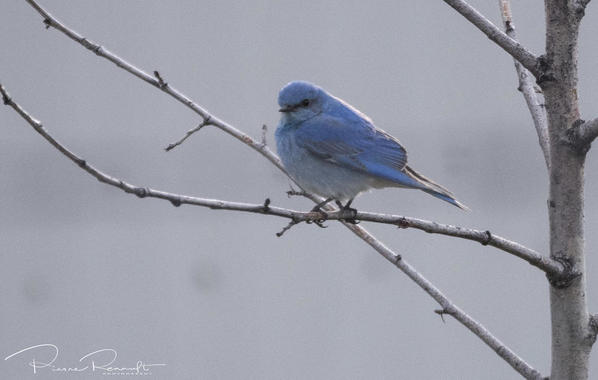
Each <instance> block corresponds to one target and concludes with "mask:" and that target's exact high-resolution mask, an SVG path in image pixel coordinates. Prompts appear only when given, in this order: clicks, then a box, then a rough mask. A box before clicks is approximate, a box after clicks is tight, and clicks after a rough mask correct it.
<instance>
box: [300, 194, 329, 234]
mask: <svg viewBox="0 0 598 380" xmlns="http://www.w3.org/2000/svg"><path fill="white" fill-rule="evenodd" d="M333 199H334V198H326V199H324V200H323V201H322V202H320V203H318V204H317V205H315V206H314V208H312V209H311V212H320V213H322V214H324V217H323V218H322V219H316V220H308V221H306V222H305V223H307V224H310V223H312V222H313V223H315V224H316V225H317V226H318V227H320V228H326V227H328V226H325V225H324V221H325V220H326V219H327V218H328V214H327V213H326V211H324V210H322V207H324V206H326V205H327V204H328V203H329V202H330V201H331V200H333Z"/></svg>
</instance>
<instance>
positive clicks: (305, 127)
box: [296, 115, 407, 182]
mask: <svg viewBox="0 0 598 380" xmlns="http://www.w3.org/2000/svg"><path fill="white" fill-rule="evenodd" d="M296 141H297V143H298V144H300V145H301V146H302V147H304V148H305V149H307V150H308V151H309V152H310V153H312V154H313V155H315V156H317V157H319V158H321V159H323V160H326V161H328V162H331V163H334V164H337V165H339V166H343V167H348V168H351V169H355V170H359V171H363V172H366V173H368V174H370V175H373V176H376V177H380V178H383V179H386V180H390V181H393V182H402V180H401V179H402V178H403V175H402V174H403V173H402V170H403V169H404V168H405V166H406V164H407V152H406V151H405V149H404V148H403V146H402V145H401V144H400V143H399V141H398V140H397V139H395V138H394V137H392V136H391V135H389V134H388V133H386V132H384V131H382V130H379V129H376V128H375V127H374V126H373V125H372V124H371V123H370V122H369V121H367V120H346V119H342V118H338V117H332V116H324V115H319V116H317V117H314V118H312V119H310V120H307V121H305V122H303V123H302V124H301V125H300V126H299V128H298V129H297V131H296Z"/></svg>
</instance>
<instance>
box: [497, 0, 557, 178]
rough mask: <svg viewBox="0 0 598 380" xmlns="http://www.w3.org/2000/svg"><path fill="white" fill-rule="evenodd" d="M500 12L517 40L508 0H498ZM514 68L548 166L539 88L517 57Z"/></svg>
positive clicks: (548, 157) (546, 132)
mask: <svg viewBox="0 0 598 380" xmlns="http://www.w3.org/2000/svg"><path fill="white" fill-rule="evenodd" d="M498 5H499V7H500V11H501V12H500V13H501V15H502V21H503V25H504V27H505V32H506V34H507V36H509V37H511V38H512V39H513V40H515V41H517V32H516V30H515V24H513V15H512V14H511V5H510V2H509V0H498ZM513 61H514V63H515V70H516V71H517V77H518V78H519V90H520V91H521V93H522V94H523V97H524V98H525V102H526V103H527V108H528V109H529V112H530V114H531V116H532V120H533V121H534V127H535V128H536V133H537V134H538V142H539V143H540V148H541V149H542V153H543V155H544V161H545V163H546V167H547V168H550V142H549V139H548V121H547V119H546V108H545V107H544V104H543V102H541V101H539V100H538V93H539V92H541V90H540V89H539V88H538V87H537V86H536V81H535V80H534V79H533V78H532V76H531V75H530V72H529V71H528V70H527V69H526V68H525V67H523V66H522V65H521V63H520V62H519V61H518V60H517V59H513Z"/></svg>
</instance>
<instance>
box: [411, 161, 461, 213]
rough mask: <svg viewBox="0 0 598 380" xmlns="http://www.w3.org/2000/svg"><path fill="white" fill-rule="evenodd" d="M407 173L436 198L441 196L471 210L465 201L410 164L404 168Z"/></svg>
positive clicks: (421, 187)
mask: <svg viewBox="0 0 598 380" xmlns="http://www.w3.org/2000/svg"><path fill="white" fill-rule="evenodd" d="M404 171H405V174H407V175H408V176H409V177H410V178H411V179H413V180H414V181H416V182H417V183H418V184H420V185H421V186H419V188H420V189H421V190H422V191H425V192H426V193H428V194H431V195H433V196H435V197H436V198H440V199H442V200H443V201H445V202H448V203H450V204H452V205H454V206H457V207H459V208H460V209H462V210H469V207H467V206H465V205H464V204H463V203H461V202H459V201H458V200H457V199H456V198H455V196H454V195H453V194H452V193H451V192H450V191H448V190H447V189H446V188H444V187H442V186H440V185H439V184H437V183H435V182H434V181H432V180H431V179H429V178H426V177H424V176H423V175H421V174H419V173H418V172H416V171H415V170H413V169H411V168H410V167H409V166H405V168H404Z"/></svg>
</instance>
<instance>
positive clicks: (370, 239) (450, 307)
mask: <svg viewBox="0 0 598 380" xmlns="http://www.w3.org/2000/svg"><path fill="white" fill-rule="evenodd" d="M445 1H447V2H448V0H445ZM27 2H28V3H29V4H31V5H32V6H33V7H34V8H35V9H36V10H37V11H38V12H39V13H40V14H41V15H42V16H43V17H44V23H45V24H46V26H47V27H50V26H51V27H54V28H56V29H58V30H60V31H61V32H63V33H65V34H66V35H67V36H69V37H70V38H71V39H73V40H75V41H77V42H79V43H80V44H81V45H83V46H84V47H86V48H87V49H89V50H92V51H93V52H95V53H96V54H97V55H99V56H102V57H104V58H106V59H108V60H110V61H111V62H113V63H115V64H116V65H117V66H119V67H121V68H123V69H125V70H127V71H129V72H130V73H132V74H134V75H135V76H137V77H139V78H141V79H143V80H144V81H146V82H148V83H150V84H152V85H154V86H155V87H157V88H159V89H161V90H162V91H164V92H166V93H168V94H169V95H171V96H173V97H174V98H175V99H177V100H178V101H180V102H182V103H183V104H185V105H186V106H188V107H189V108H191V109H192V110H193V111H195V112H196V113H198V114H199V115H200V116H201V117H202V119H203V121H204V122H205V123H206V124H209V125H213V126H216V127H218V128H219V129H222V130H223V131H225V132H227V133H229V134H230V135H232V136H234V137H235V138H237V139H239V140H240V141H242V142H243V143H244V144H246V145H248V146H250V147H251V148H253V149H255V150H256V151H258V152H259V153H260V154H262V155H263V156H264V157H266V158H267V159H268V160H270V161H271V162H272V163H273V164H274V165H275V166H277V167H278V168H279V169H281V170H282V171H283V172H285V173H286V171H285V170H284V167H283V166H282V164H281V162H280V160H279V159H278V157H277V156H276V155H275V154H274V153H273V152H272V151H271V150H270V149H269V148H268V147H267V146H265V145H264V144H261V143H260V142H257V141H255V140H253V139H252V138H251V137H249V136H248V135H246V134H244V133H243V132H241V131H239V130H238V129H236V128H234V127H232V126H231V125H229V124H227V123H225V122H223V121H221V120H220V119H218V118H216V117H215V116H213V115H210V114H209V113H208V112H207V111H205V110H204V109H203V108H201V107H200V106H198V105H197V104H195V103H194V102H193V101H191V100H190V99H189V98H187V97H186V96H185V95H183V94H182V93H180V92H179V91H177V90H175V89H173V88H172V87H171V86H170V85H168V84H167V83H166V82H165V81H164V80H163V79H162V78H161V77H160V76H159V75H156V77H157V79H155V78H153V77H151V76H150V75H148V74H147V73H145V72H144V71H142V70H139V69H138V68H136V67H134V66H133V65H131V64H129V63H128V62H126V61H124V60H122V59H121V58H120V57H118V56H116V55H115V54H113V53H111V52H109V51H108V50H106V49H104V48H102V47H101V46H100V45H96V44H94V43H91V42H89V41H88V40H87V39H85V38H83V37H81V36H80V35H79V34H77V33H76V32H74V31H72V30H70V29H68V28H66V27H65V26H64V25H63V24H61V23H59V22H58V21H57V20H56V19H55V18H54V17H53V16H51V15H50V14H49V13H48V12H47V11H45V10H44V9H43V8H41V7H40V6H39V5H38V4H37V3H36V2H35V1H34V0H27ZM486 21H487V20H486ZM495 28H496V27H495ZM499 33H502V32H500V31H499ZM489 37H490V38H491V39H492V38H493V37H492V36H490V35H489ZM495 38H498V40H502V38H500V35H498V37H496V36H495ZM506 46H508V47H509V50H512V51H514V52H515V54H516V55H521V56H522V57H523V58H522V59H523V61H524V62H526V63H524V66H525V64H528V65H530V66H533V65H535V60H536V58H535V57H534V56H533V55H532V54H531V53H529V52H527V51H526V50H525V49H523V48H522V47H521V46H520V45H519V44H516V46H512V43H511V42H508V41H507V42H506ZM513 47H514V49H513ZM509 50H507V51H509ZM532 61H533V62H532ZM530 69H532V68H531V67H530ZM4 97H5V100H8V104H9V105H11V106H12V107H13V108H15V110H16V111H17V112H19V114H21V116H23V117H25V118H26V116H25V115H27V114H26V113H25V112H24V111H23V110H22V109H21V108H20V107H18V106H17V105H16V103H14V102H13V101H12V100H10V97H8V95H6V96H4ZM27 116H28V115H27ZM29 118H30V119H31V120H28V121H29V122H30V124H31V125H32V126H33V127H34V128H35V129H36V130H37V131H38V132H40V131H44V129H43V127H42V126H41V124H39V122H37V121H36V120H35V119H33V118H31V117H29ZM26 119H27V118H26ZM36 122H37V123H36ZM36 125H37V126H38V127H37V128H36ZM44 132H45V131H44ZM40 133H41V132H40ZM42 135H43V134H42ZM46 135H47V133H46ZM44 137H45V136H44ZM49 141H50V142H51V143H52V141H54V143H56V144H57V142H56V141H55V140H54V139H52V140H49ZM54 143H52V144H53V145H54ZM55 146H56V145H55ZM56 147H57V148H58V149H59V150H61V149H60V148H59V147H58V146H56ZM60 147H61V146H60ZM63 149H64V148H63ZM61 151H62V150H61ZM63 153H64V154H65V155H67V156H68V157H69V158H71V159H72V160H73V161H75V162H77V163H78V164H79V165H80V166H81V167H82V168H86V167H87V164H86V163H85V161H81V159H79V158H78V157H77V156H73V157H71V156H70V155H72V153H70V152H63ZM69 154H70V155H69ZM86 170H87V169H86ZM287 175H288V174H287ZM146 193H147V190H145V191H144V192H143V193H141V194H139V196H147V194H146ZM156 195H158V194H156ZM267 203H268V202H266V203H264V204H263V205H260V207H261V208H262V209H267V208H269V205H268V204H267ZM341 222H342V223H343V224H344V225H345V226H346V227H347V228H349V229H350V230H351V231H352V232H354V233H355V234H356V235H357V236H359V237H360V238H361V239H363V240H364V241H366V242H367V243H368V244H369V245H370V246H372V247H373V248H374V249H375V250H376V251H377V252H379V253H380V254H382V255H383V256H384V257H385V258H386V259H387V260H389V261H390V262H392V263H393V264H394V265H395V266H396V267H397V268H399V269H400V270H401V271H403V272H404V273H405V274H407V276H409V277H410V278H411V279H412V280H413V281H414V282H415V283H417V284H418V285H419V286H420V287H421V288H422V289H423V290H424V291H425V292H426V293H428V295H430V296H431V297H432V298H434V300H436V301H437V302H438V303H439V304H440V305H441V307H442V308H443V310H445V312H446V313H447V314H450V315H451V316H453V317H454V318H455V319H456V320H458V321H459V322H460V323H461V324H463V325H464V326H465V327H467V328H468V329H469V330H470V331H471V332H473V333H474V334H475V335H476V336H478V337H479V338H480V339H481V340H482V341H483V342H485V343H486V344H487V345H488V346H489V347H491V348H492V349H493V350H494V351H495V352H496V353H497V354H498V355H499V356H500V357H501V358H503V359H504V360H505V361H506V362H507V363H509V365H511V366H512V367H513V368H514V369H515V370H516V371H517V372H519V373H520V374H521V375H522V376H524V377H526V378H532V379H539V378H542V377H541V375H540V373H539V372H538V371H537V370H536V369H534V368H533V367H531V366H530V365H529V364H528V363H526V362H525V361H524V360H523V359H522V358H520V357H519V356H518V355H517V354H515V353H514V352H513V351H512V350H511V349H510V348H508V347H507V346H505V345H504V344H503V343H502V342H501V341H499V340H498V339H497V338H496V337H494V336H493V335H492V334H491V333H490V332H489V331H488V330H486V328H485V327H484V326H482V325H481V324H480V323H479V322H477V321H475V320H474V319H473V318H471V317H470V316H468V315H467V314H466V313H465V312H463V311H462V310H461V309H459V308H458V307H457V306H456V305H454V304H453V303H452V302H451V301H450V300H449V299H448V298H447V297H446V296H444V295H443V294H442V293H441V292H440V291H439V290H438V289H437V288H436V287H434V286H433V285H432V284H431V283H430V282H429V281H428V280H427V279H426V278H425V277H423V276H422V275H421V274H420V273H418V272H417V271H416V270H415V269H414V268H413V267H411V266H410V265H409V264H408V263H407V262H405V260H403V259H402V258H401V256H400V255H398V254H396V253H394V252H393V251H392V250H390V249H389V248H388V247H386V246H385V245H384V244H383V243H382V242H380V241H379V240H378V239H376V238H375V237H374V236H373V235H371V234H370V233H369V232H368V231H366V230H365V229H364V228H362V227H361V226H357V225H354V224H351V223H347V222H344V221H341Z"/></svg>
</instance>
